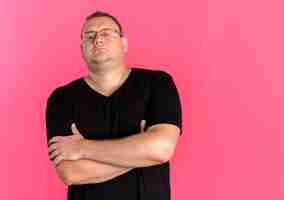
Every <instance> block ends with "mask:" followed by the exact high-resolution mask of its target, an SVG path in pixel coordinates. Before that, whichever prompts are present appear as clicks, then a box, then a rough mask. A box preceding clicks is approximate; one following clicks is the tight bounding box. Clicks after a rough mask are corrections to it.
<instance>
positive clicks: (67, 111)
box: [45, 87, 72, 142]
mask: <svg viewBox="0 0 284 200" xmlns="http://www.w3.org/2000/svg"><path fill="white" fill-rule="evenodd" d="M45 118H46V132H47V142H49V140H50V139H51V138H52V137H54V136H67V135H71V133H72V132H71V124H72V108H71V106H70V103H68V99H67V98H66V94H65V90H64V88H63V87H59V88H57V89H55V90H54V91H53V92H52V93H51V94H50V96H49V97H48V100H47V105H46V116H45Z"/></svg>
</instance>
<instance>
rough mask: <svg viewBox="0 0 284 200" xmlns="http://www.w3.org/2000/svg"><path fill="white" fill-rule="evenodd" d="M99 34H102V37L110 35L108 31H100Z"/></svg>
mask: <svg viewBox="0 0 284 200" xmlns="http://www.w3.org/2000/svg"><path fill="white" fill-rule="evenodd" d="M100 35H101V36H102V37H108V36H110V33H108V32H106V31H105V32H101V33H100Z"/></svg>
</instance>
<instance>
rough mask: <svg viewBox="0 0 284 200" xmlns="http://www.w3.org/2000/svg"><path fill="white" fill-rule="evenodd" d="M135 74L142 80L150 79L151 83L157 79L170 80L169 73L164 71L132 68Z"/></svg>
mask: <svg viewBox="0 0 284 200" xmlns="http://www.w3.org/2000/svg"><path fill="white" fill-rule="evenodd" d="M132 69H134V70H135V72H136V73H137V74H138V75H139V76H140V77H143V78H147V79H151V80H152V81H155V80H159V79H172V76H171V75H170V73H168V72H167V71H165V70H157V69H146V68H136V67H134V68H132Z"/></svg>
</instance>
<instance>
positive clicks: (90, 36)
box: [86, 35, 95, 39]
mask: <svg viewBox="0 0 284 200" xmlns="http://www.w3.org/2000/svg"><path fill="white" fill-rule="evenodd" d="M94 37H95V36H94V35H86V39H94Z"/></svg>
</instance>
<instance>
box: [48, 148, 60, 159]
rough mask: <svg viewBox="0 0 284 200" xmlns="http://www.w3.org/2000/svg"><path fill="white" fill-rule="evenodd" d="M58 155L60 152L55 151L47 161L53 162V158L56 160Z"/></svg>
mask: <svg viewBox="0 0 284 200" xmlns="http://www.w3.org/2000/svg"><path fill="white" fill-rule="evenodd" d="M59 155H60V151H58V150H55V151H53V152H52V153H51V154H50V155H49V156H48V158H49V160H54V158H56V157H57V156H59Z"/></svg>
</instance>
